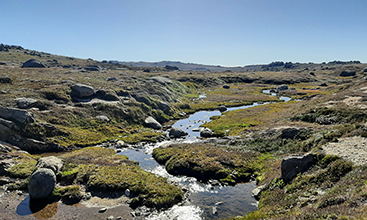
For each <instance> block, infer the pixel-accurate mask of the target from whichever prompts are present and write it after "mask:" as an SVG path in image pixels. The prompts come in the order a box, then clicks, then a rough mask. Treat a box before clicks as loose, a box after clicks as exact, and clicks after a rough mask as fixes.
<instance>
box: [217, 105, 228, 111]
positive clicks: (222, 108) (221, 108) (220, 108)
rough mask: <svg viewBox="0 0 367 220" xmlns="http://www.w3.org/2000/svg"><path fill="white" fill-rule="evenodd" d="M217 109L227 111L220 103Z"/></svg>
mask: <svg viewBox="0 0 367 220" xmlns="http://www.w3.org/2000/svg"><path fill="white" fill-rule="evenodd" d="M218 110H219V111H220V112H225V111H227V107H225V106H224V105H221V106H219V107H218Z"/></svg>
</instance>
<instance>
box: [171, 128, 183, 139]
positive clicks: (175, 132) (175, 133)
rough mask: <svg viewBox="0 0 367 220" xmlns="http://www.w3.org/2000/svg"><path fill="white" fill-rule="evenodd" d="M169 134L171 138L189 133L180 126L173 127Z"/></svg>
mask: <svg viewBox="0 0 367 220" xmlns="http://www.w3.org/2000/svg"><path fill="white" fill-rule="evenodd" d="M168 135H169V137H170V138H180V137H183V136H186V135H188V133H187V132H185V131H184V130H182V129H180V128H171V130H170V131H169V134H168Z"/></svg>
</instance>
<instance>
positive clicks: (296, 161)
mask: <svg viewBox="0 0 367 220" xmlns="http://www.w3.org/2000/svg"><path fill="white" fill-rule="evenodd" d="M313 164H314V154H305V155H290V156H287V157H285V158H284V159H283V161H282V165H281V172H282V177H281V178H282V179H283V180H284V182H286V183H288V182H290V181H291V180H292V179H293V178H294V177H296V176H297V174H299V173H303V172H305V171H307V170H308V169H309V168H310V167H311V166H312V165H313Z"/></svg>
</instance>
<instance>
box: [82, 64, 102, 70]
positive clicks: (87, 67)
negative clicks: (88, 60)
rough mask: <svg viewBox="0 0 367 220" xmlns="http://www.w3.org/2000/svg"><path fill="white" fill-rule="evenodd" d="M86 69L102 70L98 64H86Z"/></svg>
mask: <svg viewBox="0 0 367 220" xmlns="http://www.w3.org/2000/svg"><path fill="white" fill-rule="evenodd" d="M84 69H85V70H87V71H101V70H102V69H101V67H100V66H96V65H90V66H86V67H84Z"/></svg>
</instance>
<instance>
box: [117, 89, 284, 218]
mask: <svg viewBox="0 0 367 220" xmlns="http://www.w3.org/2000/svg"><path fill="white" fill-rule="evenodd" d="M263 92H264V93H267V94H271V93H270V92H269V91H268V90H265V91H263ZM271 95H274V94H271ZM279 99H280V100H284V101H285V102H287V101H289V100H291V99H290V98H288V97H280V98H279ZM269 103H270V102H266V103H253V104H252V105H246V106H240V107H231V108H228V109H227V111H234V110H238V109H246V108H251V107H255V106H259V105H266V104H269ZM218 115H221V112H220V111H218V110H217V111H199V112H196V113H194V114H192V115H190V116H189V117H188V118H185V119H182V120H179V121H177V122H176V123H175V124H173V125H172V127H178V128H181V129H183V130H184V131H186V132H187V133H188V134H189V135H188V136H186V137H185V138H184V139H180V140H176V142H177V141H179V142H181V143H190V142H199V141H201V140H200V139H199V137H200V132H197V131H196V132H195V131H193V130H197V128H199V127H200V126H201V125H203V124H205V123H207V122H210V118H211V117H212V116H218ZM172 142H174V141H164V142H160V143H157V144H153V145H146V146H145V147H143V148H138V149H126V150H124V151H122V152H120V153H119V154H121V155H126V156H128V157H129V159H130V160H133V161H138V162H139V165H140V167H141V168H142V169H144V170H146V171H149V172H151V173H154V174H156V175H158V176H162V177H166V178H167V179H168V180H169V181H171V182H173V183H175V184H179V185H183V186H185V187H186V188H187V189H188V190H189V191H190V196H189V198H188V199H187V200H186V201H185V202H184V203H183V204H181V205H175V206H173V207H172V208H170V209H168V210H166V211H164V212H161V213H155V214H151V215H150V216H149V217H148V219H154V220H155V219H156V220H158V219H167V220H168V219H183V220H188V219H223V218H230V217H232V216H237V215H242V216H243V215H246V214H247V213H248V212H252V211H255V210H257V209H258V207H257V204H258V202H257V201H256V200H255V199H254V198H253V197H252V190H253V189H255V188H256V184H255V183H254V182H249V183H243V184H237V185H235V186H214V185H211V184H210V183H201V182H199V181H197V180H196V178H194V177H187V176H172V175H170V174H169V173H167V171H166V170H165V168H164V166H162V165H159V164H158V163H157V162H156V161H155V160H154V159H153V158H152V152H153V149H154V148H157V147H159V146H161V145H163V144H167V143H172Z"/></svg>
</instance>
